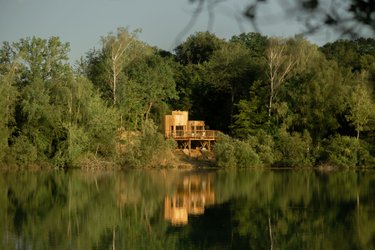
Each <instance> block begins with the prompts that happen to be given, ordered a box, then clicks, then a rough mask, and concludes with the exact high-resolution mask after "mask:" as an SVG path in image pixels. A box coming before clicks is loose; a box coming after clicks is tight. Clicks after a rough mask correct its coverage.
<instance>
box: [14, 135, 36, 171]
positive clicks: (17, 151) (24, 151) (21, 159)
mask: <svg viewBox="0 0 375 250" xmlns="http://www.w3.org/2000/svg"><path fill="white" fill-rule="evenodd" d="M10 152H11V157H12V158H13V159H14V160H15V161H16V163H18V164H20V165H24V166H29V165H31V164H33V163H36V160H37V158H38V148H37V147H36V146H34V145H33V143H32V142H31V141H30V139H29V138H27V137H26V136H22V135H21V136H19V137H17V138H15V139H14V142H13V144H12V146H11V148H10Z"/></svg>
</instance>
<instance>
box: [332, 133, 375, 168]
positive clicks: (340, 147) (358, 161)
mask: <svg viewBox="0 0 375 250" xmlns="http://www.w3.org/2000/svg"><path fill="white" fill-rule="evenodd" d="M325 158H326V161H327V162H328V163H330V164H333V165H337V166H340V167H355V166H368V165H371V164H374V162H375V160H374V157H373V156H371V154H370V153H369V149H368V145H367V144H366V143H365V142H363V141H361V140H357V138H355V137H349V136H341V135H336V136H334V137H332V138H330V140H329V141H328V142H327V146H326V150H325Z"/></svg>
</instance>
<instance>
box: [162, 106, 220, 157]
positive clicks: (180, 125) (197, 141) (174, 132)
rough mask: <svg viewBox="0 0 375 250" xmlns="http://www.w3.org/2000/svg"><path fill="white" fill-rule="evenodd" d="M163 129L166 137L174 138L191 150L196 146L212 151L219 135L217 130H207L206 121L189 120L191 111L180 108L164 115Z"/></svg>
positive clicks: (181, 145)
mask: <svg viewBox="0 0 375 250" xmlns="http://www.w3.org/2000/svg"><path fill="white" fill-rule="evenodd" d="M163 131H164V136H165V138H167V139H169V138H173V139H174V140H175V141H176V142H177V143H178V145H179V146H180V147H182V148H184V149H189V152H190V151H191V149H192V148H194V147H198V148H201V149H207V150H208V151H211V145H212V143H213V142H215V141H216V139H217V135H218V131H216V130H207V129H206V125H205V122H204V121H189V112H188V111H179V110H176V111H172V114H171V115H166V116H164V120H163Z"/></svg>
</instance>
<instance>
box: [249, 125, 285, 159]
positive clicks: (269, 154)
mask: <svg viewBox="0 0 375 250" xmlns="http://www.w3.org/2000/svg"><path fill="white" fill-rule="evenodd" d="M247 143H248V144H250V145H251V147H252V148H253V149H254V151H255V152H256V153H257V154H258V156H259V160H260V161H261V163H262V164H263V165H266V166H271V165H272V164H273V163H274V162H275V161H277V159H278V158H279V154H278V152H277V151H275V143H274V140H273V138H272V136H271V135H269V134H267V133H266V132H264V131H263V130H260V131H259V132H258V133H257V135H256V136H251V137H249V138H248V139H247Z"/></svg>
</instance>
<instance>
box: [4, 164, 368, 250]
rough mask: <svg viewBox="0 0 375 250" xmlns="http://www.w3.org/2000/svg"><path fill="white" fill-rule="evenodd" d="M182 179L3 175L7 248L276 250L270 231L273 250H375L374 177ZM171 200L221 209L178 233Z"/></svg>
mask: <svg viewBox="0 0 375 250" xmlns="http://www.w3.org/2000/svg"><path fill="white" fill-rule="evenodd" d="M180 175H181V172H178V171H136V170H135V171H128V172H96V173H85V172H68V173H63V172H38V173H31V172H27V173H16V172H14V173H2V174H1V175H0V222H1V223H0V248H1V249H5V250H6V249H15V248H16V246H18V247H19V249H31V248H32V249H110V248H116V249H150V248H153V249H180V248H181V249H218V248H220V249H269V248H270V246H271V241H270V232H269V229H270V228H271V229H272V230H271V235H272V243H273V249H374V248H375V241H374V239H375V216H374V209H375V204H374V198H373V197H375V189H374V187H373V183H374V180H375V175H374V173H373V172H354V171H345V172H337V173H331V174H317V173H314V172H311V171H270V170H246V171H242V170H236V171H218V172H210V173H209V174H207V173H205V174H203V175H202V174H200V173H194V174H190V175H189V174H185V177H184V178H182V179H181V178H180ZM213 179H214V180H215V181H214V182H213V181H212V180H213ZM181 180H182V182H181ZM204 183H205V184H204ZM209 183H211V184H210V185H209ZM176 184H177V185H176ZM209 189H210V190H209ZM168 194H169V195H170V196H169V197H170V198H171V199H172V198H173V197H184V196H186V195H187V194H189V195H188V197H190V198H189V199H188V200H189V201H191V200H193V201H194V202H193V204H198V203H199V201H201V202H203V196H204V194H206V197H205V200H204V203H205V205H207V204H208V203H209V201H208V200H209V199H211V201H212V202H213V199H214V202H215V204H214V205H212V206H205V207H204V215H202V216H191V217H189V223H188V224H187V225H185V226H184V227H177V228H176V227H171V226H170V224H171V223H170V222H168V221H165V217H164V215H165V214H164V212H165V211H164V202H163V201H165V200H164V199H165V197H166V196H168ZM171 194H172V195H171ZM173 194H174V195H173ZM207 194H211V198H209V197H208V196H210V195H208V196H207ZM213 194H215V195H214V196H213ZM187 204H188V203H187ZM193 207H194V206H193ZM195 207H196V208H200V207H201V206H196V205H195ZM191 209H192V208H191ZM192 211H194V212H195V213H201V212H202V210H199V209H197V210H194V209H193V210H192Z"/></svg>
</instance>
